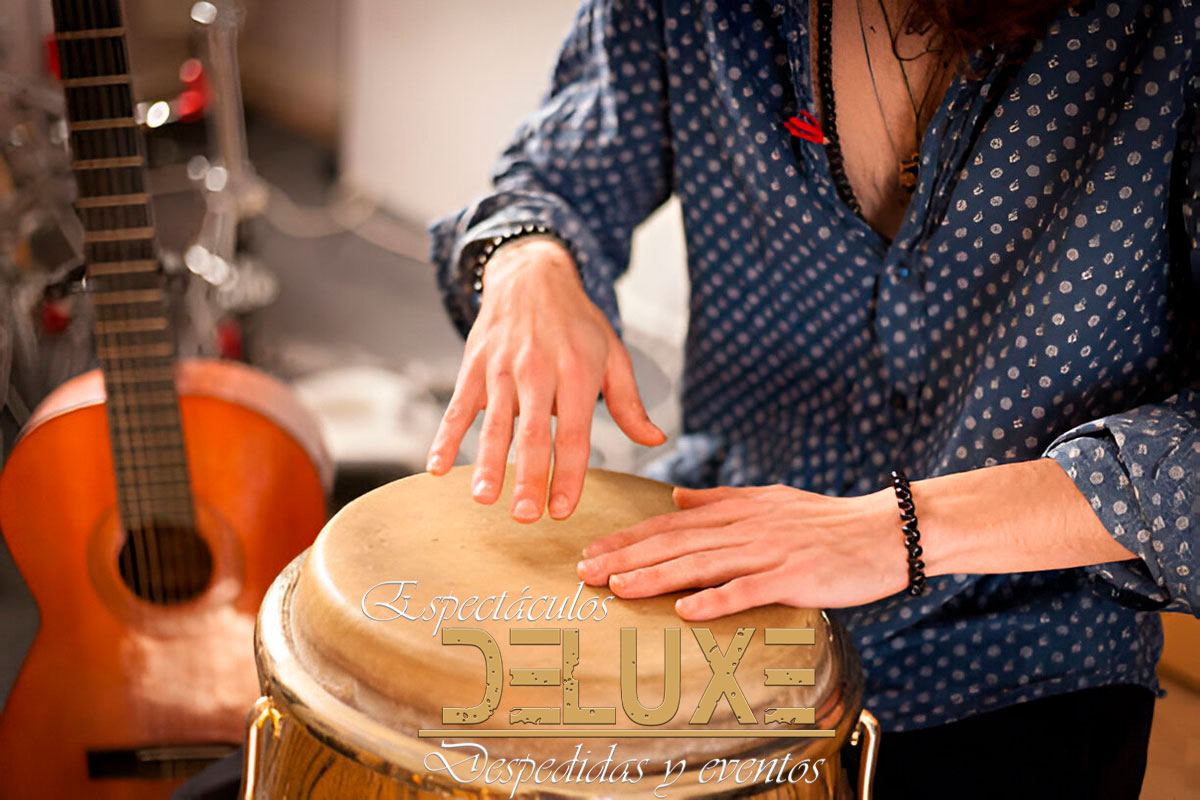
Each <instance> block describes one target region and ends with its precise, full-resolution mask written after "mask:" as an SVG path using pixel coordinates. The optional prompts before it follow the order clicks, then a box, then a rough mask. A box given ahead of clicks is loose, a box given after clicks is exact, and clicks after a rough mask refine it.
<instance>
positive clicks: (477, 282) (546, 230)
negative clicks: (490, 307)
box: [471, 222, 571, 292]
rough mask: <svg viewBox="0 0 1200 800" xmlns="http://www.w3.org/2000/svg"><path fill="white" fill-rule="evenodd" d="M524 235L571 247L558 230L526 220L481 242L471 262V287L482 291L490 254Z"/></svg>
mask: <svg viewBox="0 0 1200 800" xmlns="http://www.w3.org/2000/svg"><path fill="white" fill-rule="evenodd" d="M526 237H537V238H540V239H550V240H552V241H555V242H558V243H559V244H560V245H562V246H563V247H564V248H566V249H567V250H568V251H569V250H570V249H571V248H570V246H568V244H567V241H566V240H565V239H563V238H562V237H561V236H559V235H558V232H557V231H555V230H554V229H553V228H550V227H549V226H547V225H541V224H538V223H534V222H527V223H525V224H524V225H522V226H521V227H519V228H517V229H516V230H514V231H510V232H509V233H506V234H504V235H502V236H493V237H492V238H491V239H488V240H486V241H485V242H484V243H483V247H482V249H481V250H480V251H479V254H478V255H477V256H475V258H474V263H473V264H472V271H471V288H472V289H474V290H475V291H477V292H482V291H483V268H484V267H486V266H487V263H488V261H489V260H491V258H492V256H493V255H495V254H496V251H497V250H499V249H500V248H501V247H503V246H504V245H506V244H508V243H510V242H513V241H516V240H517V239H524V238H526Z"/></svg>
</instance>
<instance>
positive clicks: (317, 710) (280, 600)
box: [255, 549, 862, 800]
mask: <svg viewBox="0 0 1200 800" xmlns="http://www.w3.org/2000/svg"><path fill="white" fill-rule="evenodd" d="M308 553H309V551H308V550H307V549H306V550H305V551H304V552H302V553H301V554H300V555H298V556H297V557H296V558H295V559H293V560H292V562H291V563H290V564H288V566H287V567H285V568H284V569H283V571H282V572H281V573H280V574H279V576H278V577H277V578H276V580H275V581H274V582H273V583H272V584H271V587H270V588H269V589H268V590H267V593H266V595H265V597H264V599H263V603H262V606H261V608H260V610H259V616H258V622H257V625H256V626H255V650H256V655H257V665H258V676H259V684H260V686H261V687H262V690H263V694H265V695H267V696H269V697H270V699H271V700H272V702H273V703H274V704H275V705H276V706H277V707H278V709H279V711H280V712H283V717H284V719H285V720H287V721H293V722H297V723H299V724H301V725H302V726H303V727H304V729H305V730H306V731H307V732H308V733H309V735H311V736H312V737H313V738H315V739H317V740H318V741H319V742H321V743H322V744H324V745H325V746H327V747H329V748H330V749H331V750H333V751H334V752H336V753H338V754H340V755H342V756H345V757H346V758H349V759H351V760H352V761H354V762H356V763H358V764H361V765H362V766H363V767H366V768H367V769H370V770H372V771H374V772H377V773H380V774H383V775H387V776H388V777H391V778H395V779H399V780H403V781H405V782H412V783H416V784H419V785H422V786H425V787H430V786H431V785H439V784H441V783H444V782H446V779H444V778H442V777H441V776H438V775H434V774H432V773H430V772H428V771H427V770H426V769H424V768H423V763H424V753H423V752H421V751H419V750H417V749H404V748H402V747H398V746H396V743H395V742H394V739H395V736H396V730H395V729H394V728H391V727H388V726H386V725H383V724H381V723H379V722H378V721H376V720H375V719H373V718H371V717H370V716H368V715H367V714H365V713H363V712H362V711H359V710H358V709H356V708H354V707H353V706H351V705H349V704H348V703H346V702H344V701H343V700H341V699H339V698H338V697H337V696H336V695H335V694H333V693H332V692H331V691H330V690H329V689H327V688H326V687H325V686H323V685H322V684H321V683H320V682H319V681H318V680H316V678H314V677H312V675H311V674H310V673H309V672H308V671H307V670H306V669H305V668H304V665H303V664H301V663H299V662H298V661H297V660H296V658H295V655H294V646H293V642H294V641H295V637H294V635H293V630H292V614H291V606H292V602H293V595H294V593H295V589H296V585H297V582H298V579H299V576H300V571H301V569H302V568H303V566H304V562H305V561H306V560H307V558H308ZM826 619H827V620H828V621H829V624H830V625H831V626H832V627H834V628H840V625H839V623H838V622H837V621H836V620H834V619H830V618H828V616H827V615H826ZM833 640H834V642H835V646H837V647H838V648H839V649H841V650H843V651H844V650H847V649H849V645H848V639H847V637H846V636H844V635H843V636H840V637H838V636H834V637H833ZM845 655H846V653H844V652H840V653H838V654H837V656H838V658H839V660H840V662H841V663H842V664H843V665H844V666H846V668H847V670H846V672H845V673H844V674H843V675H842V677H841V680H840V681H839V682H838V684H837V686H836V688H835V690H834V691H833V693H832V694H831V695H830V696H829V697H828V698H826V700H825V701H824V702H823V703H822V704H821V706H820V707H819V708H817V710H816V723H817V724H819V725H821V727H832V728H833V729H834V730H835V731H836V735H835V736H834V737H833V739H832V741H834V742H837V743H838V749H840V748H841V747H843V746H845V745H846V744H847V743H848V742H849V740H850V737H851V734H852V732H853V730H854V729H855V728H857V726H858V725H859V717H860V712H861V711H862V692H861V686H862V681H861V676H860V675H859V674H858V673H860V671H861V669H862V667H861V664H860V662H859V660H858V658H857V657H856V656H855V654H853V653H852V652H851V653H850V654H849V655H850V656H851V657H850V658H849V659H847V658H845ZM464 738H469V737H464ZM748 738H752V737H748ZM414 741H419V740H414ZM731 741H735V740H731ZM430 747H431V748H436V745H433V744H432V743H431V745H430ZM769 749H770V741H769V740H764V744H763V745H761V746H758V747H750V748H746V749H742V750H738V751H731V752H730V753H729V754H728V757H730V758H733V757H740V758H746V757H753V756H755V755H756V754H758V753H759V752H760V751H768V750H769ZM421 750H424V748H421ZM834 752H836V750H835V751H834ZM451 788H457V789H460V790H463V789H469V790H471V791H475V792H476V793H477V794H478V795H479V797H481V798H488V797H500V796H504V797H508V795H509V793H508V791H503V792H493V791H492V790H490V789H488V788H487V787H486V786H485V785H476V784H457V783H455V784H454V785H453V787H451ZM614 788H615V787H614ZM630 788H631V789H632V790H633V791H634V792H635V793H637V794H640V793H641V792H640V791H639V790H642V789H644V788H645V787H642V786H639V785H637V784H635V785H634V786H632V787H630ZM742 788H743V789H744V788H745V787H742ZM672 791H673V792H674V793H675V796H677V797H682V798H688V797H705V798H713V797H717V796H719V793H717V794H714V792H713V789H712V788H711V787H707V786H704V785H699V784H689V785H684V784H683V783H682V782H680V783H679V784H676V785H675V786H674V787H673V788H672ZM615 794H618V795H619V794H620V790H617V791H616V792H615ZM594 796H595V792H594V790H593V791H587V790H586V789H584V790H582V791H574V790H573V789H572V788H566V789H565V791H557V790H547V789H545V788H542V787H539V788H538V797H539V798H543V800H579V798H585V797H594Z"/></svg>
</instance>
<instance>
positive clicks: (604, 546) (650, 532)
mask: <svg viewBox="0 0 1200 800" xmlns="http://www.w3.org/2000/svg"><path fill="white" fill-rule="evenodd" d="M746 516H747V508H746V505H745V504H744V503H740V502H736V501H735V502H732V503H723V504H720V503H714V504H712V505H707V506H701V507H699V508H690V509H685V510H682V511H669V512H667V513H666V514H659V515H658V516H657V517H651V518H650V519H648V520H645V521H644V522H639V523H638V524H637V525H632V526H630V527H628V528H623V529H621V530H619V531H613V532H612V533H610V534H608V535H607V536H603V537H601V538H599V539H596V540H595V541H594V542H591V543H590V544H588V545H587V546H586V547H585V548H583V556H584V558H595V557H597V556H600V555H603V554H605V553H611V552H613V551H614V550H620V549H621V548H623V547H629V546H630V545H632V544H635V543H636V542H640V541H643V540H645V539H649V538H651V537H653V536H658V535H660V534H663V533H668V532H670V531H675V530H683V529H695V528H712V527H717V526H720V525H728V524H730V523H731V522H737V521H738V520H741V519H745V518H746Z"/></svg>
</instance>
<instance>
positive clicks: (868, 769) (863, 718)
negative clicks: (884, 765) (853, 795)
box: [850, 708, 879, 800]
mask: <svg viewBox="0 0 1200 800" xmlns="http://www.w3.org/2000/svg"><path fill="white" fill-rule="evenodd" d="M860 734H861V735H860ZM860 742H861V743H862V754H861V757H860V758H859V762H858V800H871V793H872V792H873V791H874V789H875V787H874V783H875V762H876V761H878V760H879V720H877V719H875V715H874V714H872V713H871V712H870V711H867V710H866V709H865V708H864V709H863V710H862V713H860V714H859V715H858V724H857V725H855V726H854V732H853V733H851V734H850V744H852V745H854V746H858V745H859V743H860Z"/></svg>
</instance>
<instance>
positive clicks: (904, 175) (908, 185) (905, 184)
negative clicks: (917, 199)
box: [900, 153, 921, 194]
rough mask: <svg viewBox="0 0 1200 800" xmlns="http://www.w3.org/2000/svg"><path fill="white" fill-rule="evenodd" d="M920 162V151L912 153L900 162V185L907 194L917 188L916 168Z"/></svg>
mask: <svg viewBox="0 0 1200 800" xmlns="http://www.w3.org/2000/svg"><path fill="white" fill-rule="evenodd" d="M920 162H921V154H920V153H913V154H912V155H911V156H909V157H908V159H906V160H904V161H901V162H900V187H901V188H902V189H905V190H906V191H907V192H908V193H909V194H912V193H913V192H914V191H916V189H917V169H918V164H920Z"/></svg>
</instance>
